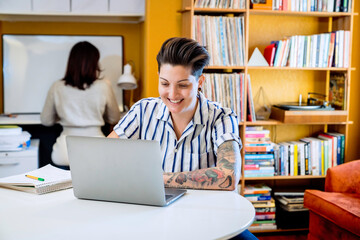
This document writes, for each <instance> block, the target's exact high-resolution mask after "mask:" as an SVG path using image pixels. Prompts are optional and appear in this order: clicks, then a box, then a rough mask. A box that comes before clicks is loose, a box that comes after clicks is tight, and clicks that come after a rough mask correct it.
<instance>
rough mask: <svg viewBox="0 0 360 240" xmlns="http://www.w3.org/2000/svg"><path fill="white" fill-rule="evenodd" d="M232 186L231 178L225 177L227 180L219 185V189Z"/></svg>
mask: <svg viewBox="0 0 360 240" xmlns="http://www.w3.org/2000/svg"><path fill="white" fill-rule="evenodd" d="M231 185H232V177H231V176H227V178H226V179H225V180H224V181H223V182H222V183H220V185H219V187H221V188H228V187H230V186H231Z"/></svg>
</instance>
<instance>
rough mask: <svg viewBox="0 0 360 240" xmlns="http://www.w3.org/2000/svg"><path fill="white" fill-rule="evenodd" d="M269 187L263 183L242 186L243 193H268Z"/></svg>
mask: <svg viewBox="0 0 360 240" xmlns="http://www.w3.org/2000/svg"><path fill="white" fill-rule="evenodd" d="M270 192H271V188H270V187H268V186H266V185H265V184H247V185H246V186H245V188H244V194H268V193H270Z"/></svg>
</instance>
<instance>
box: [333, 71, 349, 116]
mask: <svg viewBox="0 0 360 240" xmlns="http://www.w3.org/2000/svg"><path fill="white" fill-rule="evenodd" d="M346 76H347V74H346V73H340V72H337V73H334V72H331V73H330V86H329V103H330V104H331V106H332V107H333V108H335V109H337V110H345V109H346V82H347V78H346Z"/></svg>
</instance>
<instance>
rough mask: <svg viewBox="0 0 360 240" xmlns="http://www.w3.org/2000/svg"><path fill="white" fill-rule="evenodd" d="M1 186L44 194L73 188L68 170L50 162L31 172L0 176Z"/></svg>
mask: <svg viewBox="0 0 360 240" xmlns="http://www.w3.org/2000/svg"><path fill="white" fill-rule="evenodd" d="M25 175H30V176H35V177H38V178H42V179H43V180H44V181H39V180H36V179H32V178H29V177H26V176H25ZM0 187H4V188H10V189H14V190H19V191H23V192H30V193H36V194H44V193H49V192H54V191H59V190H63V189H67V188H71V187H72V182H71V174H70V171H68V170H63V169H60V168H57V167H54V166H52V165H50V164H48V165H46V166H44V167H42V168H39V169H36V170H33V171H30V172H26V173H23V174H19V175H14V176H10V177H4V178H0Z"/></svg>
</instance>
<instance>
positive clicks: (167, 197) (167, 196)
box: [165, 194, 174, 201]
mask: <svg viewBox="0 0 360 240" xmlns="http://www.w3.org/2000/svg"><path fill="white" fill-rule="evenodd" d="M173 196H174V195H171V194H165V199H166V201H167V200H168V199H169V198H172V197H173Z"/></svg>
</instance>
